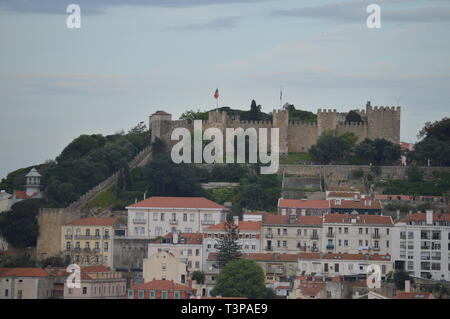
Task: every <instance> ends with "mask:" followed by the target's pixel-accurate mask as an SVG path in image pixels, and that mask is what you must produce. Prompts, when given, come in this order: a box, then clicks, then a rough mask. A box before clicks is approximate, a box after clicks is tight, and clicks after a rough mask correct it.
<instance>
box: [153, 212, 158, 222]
mask: <svg viewBox="0 0 450 319" xmlns="http://www.w3.org/2000/svg"><path fill="white" fill-rule="evenodd" d="M157 220H158V213H153V221H154V222H156V221H157Z"/></svg>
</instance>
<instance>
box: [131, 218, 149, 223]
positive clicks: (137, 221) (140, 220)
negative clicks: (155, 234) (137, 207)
mask: <svg viewBox="0 0 450 319" xmlns="http://www.w3.org/2000/svg"><path fill="white" fill-rule="evenodd" d="M133 223H134V224H146V223H147V220H146V219H143V218H135V219H133Z"/></svg>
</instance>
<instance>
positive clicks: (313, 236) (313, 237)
mask: <svg viewBox="0 0 450 319" xmlns="http://www.w3.org/2000/svg"><path fill="white" fill-rule="evenodd" d="M311 239H316V240H317V239H319V235H317V234H315V235H311Z"/></svg>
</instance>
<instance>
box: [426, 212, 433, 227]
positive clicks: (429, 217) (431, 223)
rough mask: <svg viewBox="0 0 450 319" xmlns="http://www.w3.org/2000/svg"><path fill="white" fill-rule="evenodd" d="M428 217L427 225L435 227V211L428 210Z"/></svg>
mask: <svg viewBox="0 0 450 319" xmlns="http://www.w3.org/2000/svg"><path fill="white" fill-rule="evenodd" d="M426 214H427V216H426V219H427V225H433V211H432V210H427V212H426Z"/></svg>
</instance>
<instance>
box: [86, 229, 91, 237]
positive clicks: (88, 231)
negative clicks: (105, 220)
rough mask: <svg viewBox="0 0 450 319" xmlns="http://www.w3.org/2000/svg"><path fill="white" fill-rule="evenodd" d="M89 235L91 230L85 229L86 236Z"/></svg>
mask: <svg viewBox="0 0 450 319" xmlns="http://www.w3.org/2000/svg"><path fill="white" fill-rule="evenodd" d="M89 236H91V230H90V229H86V237H89Z"/></svg>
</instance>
